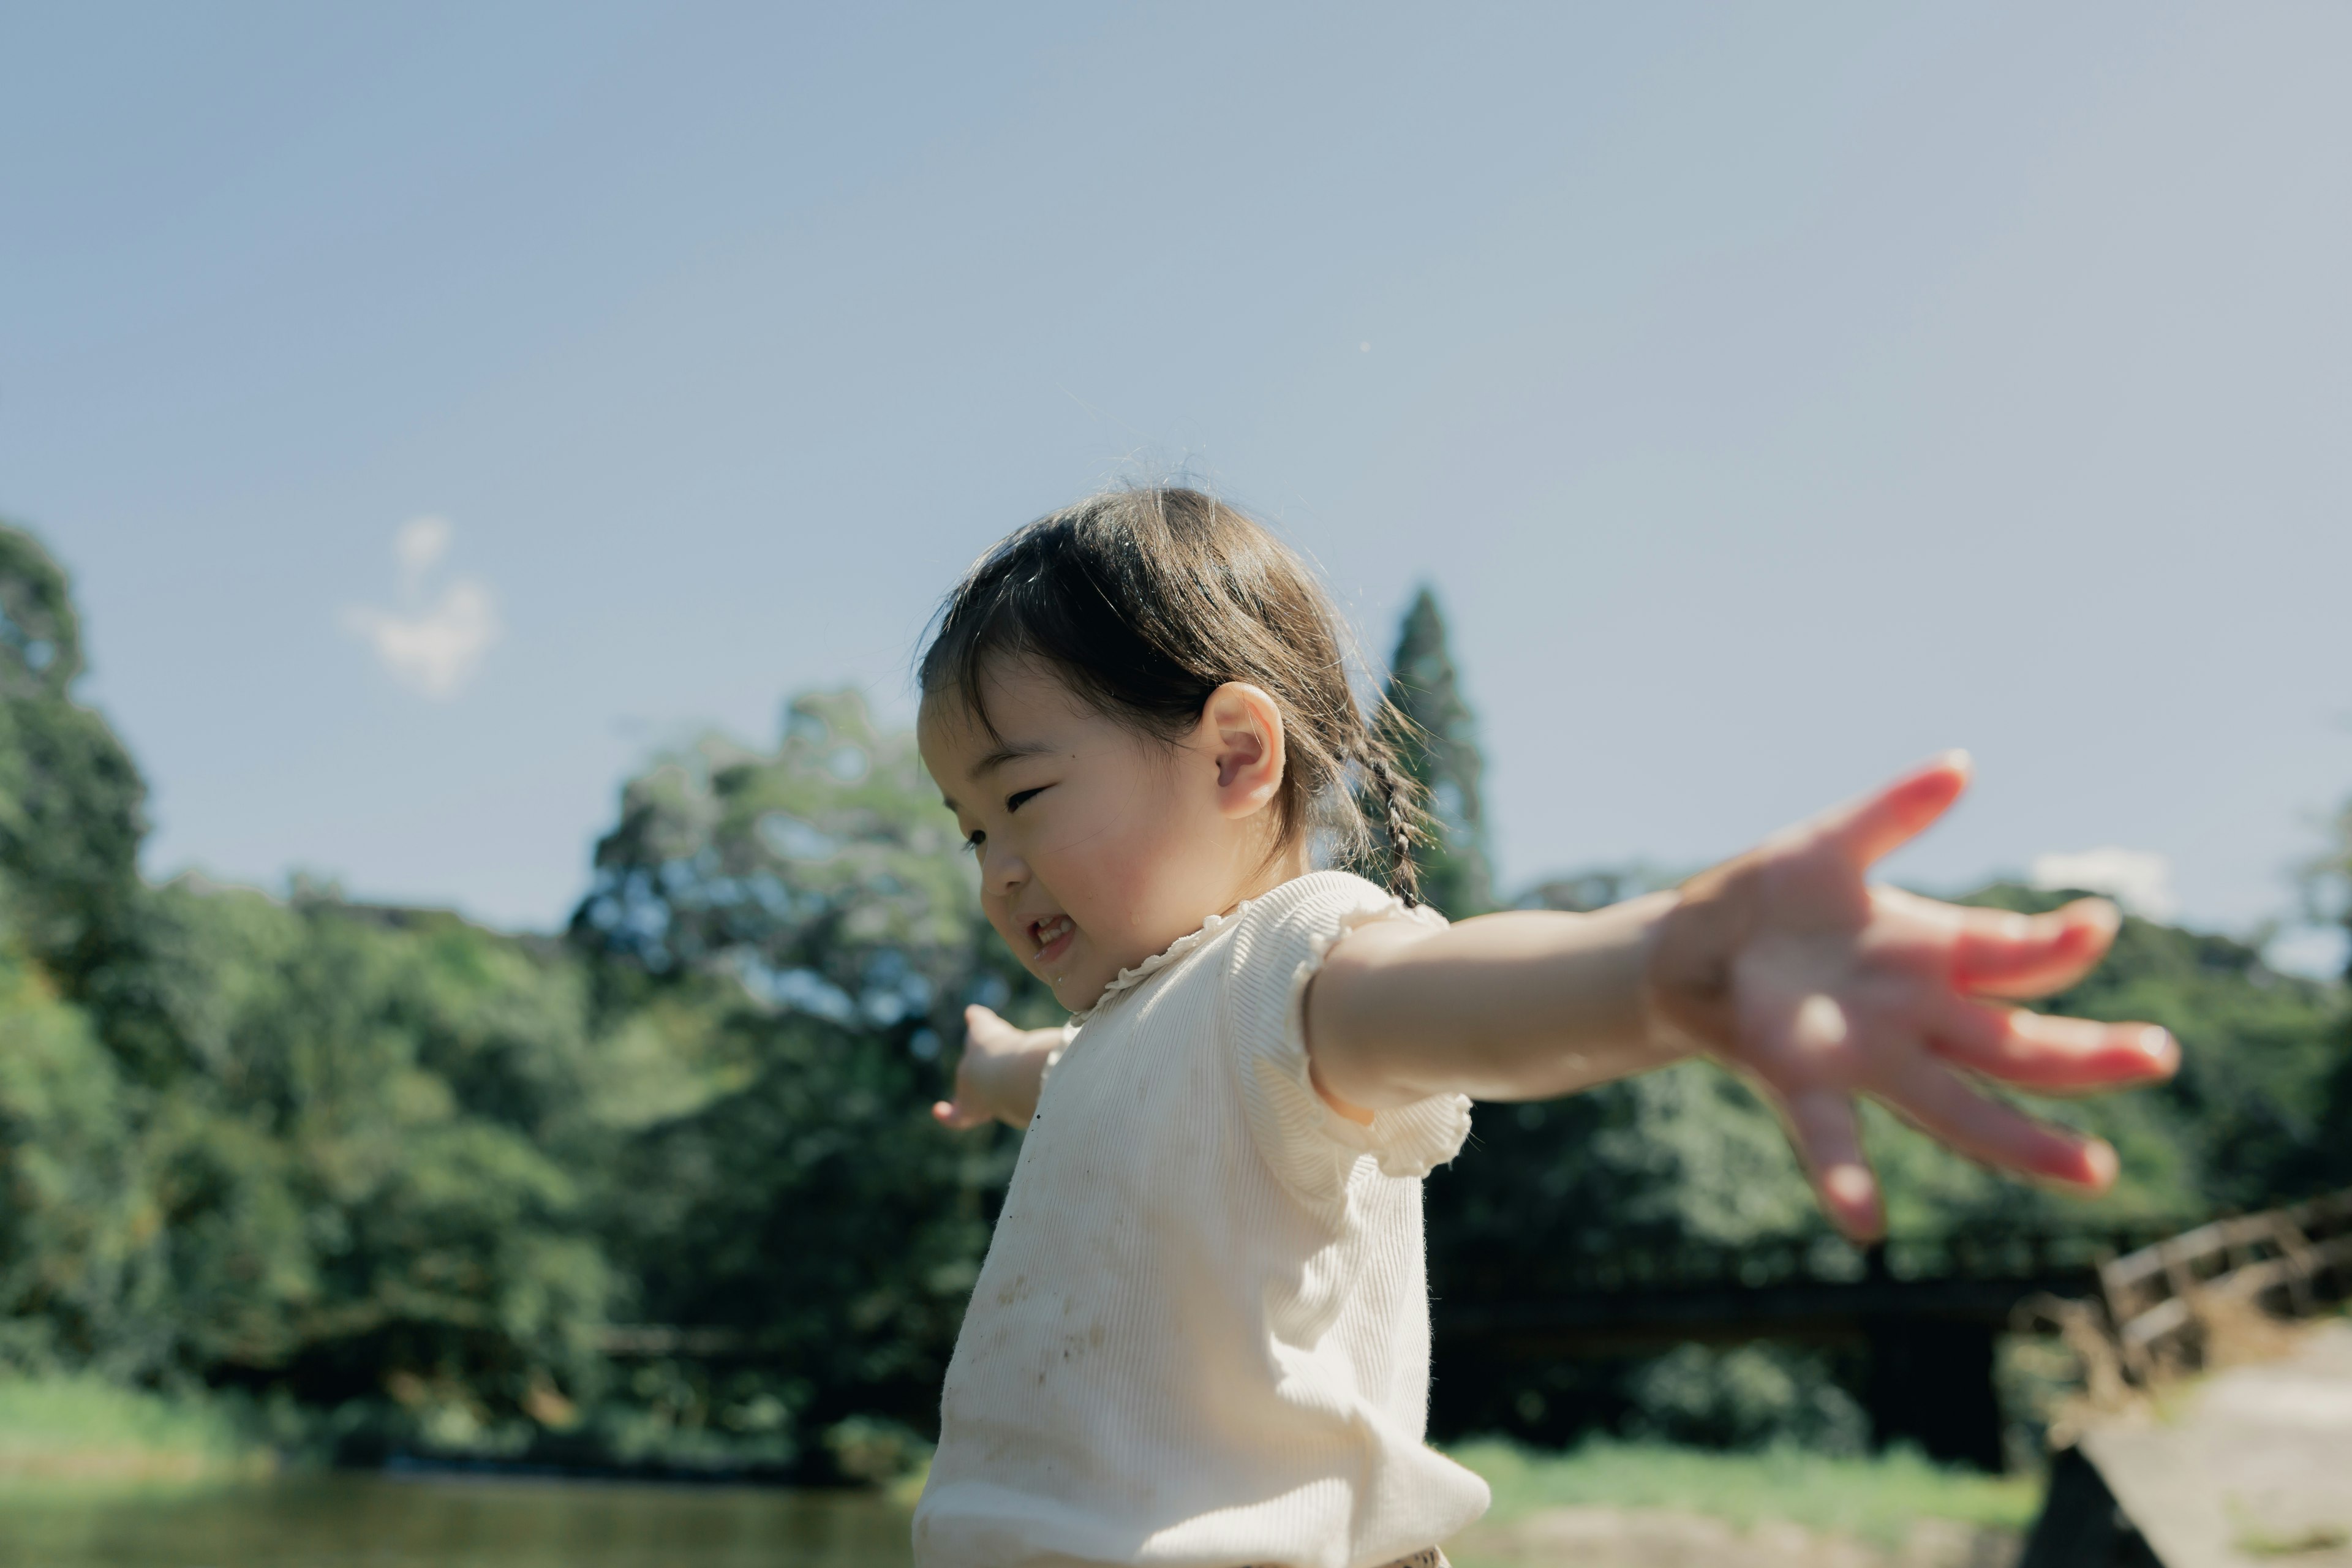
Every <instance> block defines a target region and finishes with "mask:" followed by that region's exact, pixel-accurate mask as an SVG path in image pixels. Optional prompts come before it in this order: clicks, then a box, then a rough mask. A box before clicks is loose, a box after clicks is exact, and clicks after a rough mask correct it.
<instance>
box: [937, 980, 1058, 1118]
mask: <svg viewBox="0 0 2352 1568" xmlns="http://www.w3.org/2000/svg"><path fill="white" fill-rule="evenodd" d="M963 1021H964V1031H965V1032H964V1043H963V1058H962V1059H961V1061H959V1062H957V1063H956V1077H955V1098H954V1099H953V1100H940V1102H939V1103H938V1104H936V1105H934V1106H932V1107H931V1114H932V1115H933V1116H934V1117H936V1118H938V1119H939V1121H940V1122H942V1123H944V1124H945V1125H947V1126H950V1127H977V1126H979V1125H980V1124H981V1123H982V1122H983V1121H992V1120H993V1121H1003V1122H1007V1123H1009V1124H1010V1125H1012V1126H1014V1127H1026V1126H1028V1125H1029V1121H1030V1119H1031V1118H1032V1117H1034V1116H1035V1115H1036V1114H1037V1090H1038V1089H1039V1087H1040V1086H1041V1085H1043V1084H1044V1082H1045V1062H1046V1058H1049V1057H1051V1056H1052V1055H1053V1054H1054V1052H1055V1050H1056V1049H1057V1048H1058V1047H1060V1046H1061V1043H1062V1031H1061V1030H1059V1029H1016V1028H1014V1027H1013V1026H1012V1025H1010V1024H1008V1023H1006V1022H1005V1021H1004V1020H1003V1018H1001V1017H999V1016H997V1015H996V1014H995V1013H994V1012H993V1011H992V1010H991V1009H989V1008H986V1007H982V1006H980V1005H977V1004H975V1005H972V1006H970V1007H966V1008H965V1009H964V1010H963Z"/></svg>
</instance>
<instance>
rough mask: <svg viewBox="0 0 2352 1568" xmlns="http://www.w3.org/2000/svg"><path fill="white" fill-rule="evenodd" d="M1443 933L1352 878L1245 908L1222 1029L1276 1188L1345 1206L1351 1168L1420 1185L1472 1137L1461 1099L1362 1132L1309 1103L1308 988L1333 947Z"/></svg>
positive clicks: (1320, 878)
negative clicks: (1392, 926) (1407, 924)
mask: <svg viewBox="0 0 2352 1568" xmlns="http://www.w3.org/2000/svg"><path fill="white" fill-rule="evenodd" d="M1389 920H1405V921H1416V922H1419V923H1423V924H1427V925H1432V926H1436V927H1443V926H1444V924H1445V921H1444V917H1443V916H1442V915H1439V914H1438V913H1437V912H1436V911H1435V910H1430V909H1426V908H1410V907H1408V906H1407V905H1406V904H1405V903H1404V901H1403V900H1401V899H1398V898H1396V897H1394V896H1393V895H1391V894H1390V893H1387V892H1384V891H1382V890H1381V889H1379V888H1377V887H1374V886H1373V885H1372V884H1371V883H1370V882H1368V881H1365V880H1364V879H1362V878H1360V877H1353V876H1349V875H1348V874H1346V873H1345V872H1339V871H1318V872H1316V873H1314V874H1312V875H1310V876H1306V877H1301V878H1299V879H1297V880H1296V881H1292V882H1286V883H1285V884H1284V885H1283V886H1282V887H1280V888H1277V889H1275V890H1274V891H1273V892H1272V893H1269V894H1267V895H1266V896H1265V898H1264V899H1262V900H1258V901H1257V902H1256V903H1255V904H1254V905H1252V906H1251V908H1250V910H1249V918H1247V919H1245V920H1244V921H1241V922H1240V929H1239V930H1237V931H1234V943H1233V946H1232V948H1231V950H1230V952H1229V955H1228V957H1227V961H1226V962H1227V963H1229V964H1230V965H1231V971H1230V973H1228V975H1227V977H1226V979H1227V984H1226V987H1225V994H1226V997H1227V998H1228V1006H1227V1016H1226V1018H1225V1020H1224V1021H1225V1025H1226V1027H1227V1029H1228V1030H1229V1032H1230V1045H1231V1047H1232V1059H1233V1062H1234V1068H1235V1070H1236V1072H1237V1073H1238V1075H1239V1078H1240V1083H1241V1094H1242V1100H1243V1104H1244V1109H1245V1110H1246V1112H1247V1115H1248V1121H1249V1128H1250V1134H1251V1137H1252V1138H1253V1139H1254V1140H1255V1142H1256V1144H1257V1148H1258V1152H1259V1153H1260V1154H1261V1155H1262V1156H1263V1157H1264V1158H1265V1162H1266V1163H1267V1164H1268V1165H1269V1166H1271V1167H1272V1168H1273V1170H1274V1173H1275V1174H1276V1176H1278V1177H1279V1178H1280V1179H1281V1180H1282V1182H1283V1184H1285V1185H1286V1186H1287V1187H1289V1188H1290V1189H1291V1190H1292V1191H1293V1192H1295V1193H1297V1194H1298V1195H1299V1196H1300V1197H1302V1198H1306V1199H1307V1200H1309V1201H1310V1202H1313V1203H1317V1204H1326V1203H1331V1202H1336V1201H1344V1199H1345V1197H1346V1194H1347V1191H1348V1184H1349V1179H1350V1177H1351V1176H1352V1174H1353V1173H1354V1170H1355V1168H1356V1165H1357V1163H1358V1162H1359V1161H1360V1160H1361V1159H1362V1157H1363V1156H1365V1155H1366V1154H1370V1155H1371V1156H1372V1157H1373V1158H1374V1160H1375V1161H1376V1162H1377V1163H1378V1165H1379V1168H1380V1170H1381V1172H1382V1173H1384V1174H1387V1175H1391V1176H1425V1175H1427V1174H1428V1173H1430V1172H1431V1171H1432V1170H1433V1169H1435V1168H1436V1167H1437V1166H1439V1165H1442V1164H1444V1163H1446V1162H1447V1161H1449V1160H1451V1159H1453V1158H1454V1155H1456V1154H1458V1153H1460V1152H1461V1151H1462V1144H1463V1142H1464V1140H1465V1139H1466V1138H1468V1137H1469V1135H1470V1100H1469V1097H1468V1096H1466V1095H1460V1094H1437V1095H1432V1096H1430V1097H1429V1098H1428V1099H1426V1100H1416V1101H1414V1102H1413V1103H1412V1104H1410V1105H1405V1106H1400V1107H1398V1108H1396V1109H1394V1110H1382V1111H1380V1112H1378V1113H1377V1114H1375V1115H1374V1116H1373V1118H1372V1121H1371V1125H1370V1126H1369V1127H1367V1126H1363V1125H1360V1124H1359V1123H1357V1122H1354V1121H1349V1120H1348V1119H1347V1118H1346V1117H1344V1116H1342V1115H1340V1114H1339V1112H1338V1111H1336V1110H1332V1109H1331V1107H1330V1106H1329V1105H1328V1104H1326V1103H1325V1102H1324V1100H1323V1097H1322V1096H1321V1095H1319V1094H1318V1093H1316V1092H1315V1085H1314V1082H1313V1080H1312V1079H1310V1078H1309V1077H1308V1076H1307V1034H1306V1017H1305V1004H1306V998H1307V984H1308V982H1309V981H1311V980H1312V979H1313V978H1314V977H1315V973H1316V971H1317V970H1318V969H1320V968H1321V967H1322V964H1323V960H1324V957H1325V955H1326V954H1328V952H1330V951H1331V949H1332V948H1333V946H1335V945H1336V944H1337V943H1338V942H1339V939H1340V938H1341V937H1343V936H1345V935H1347V934H1348V932H1349V931H1354V930H1355V929H1356V928H1357V927H1358V926H1361V925H1366V924H1370V922H1372V921H1389Z"/></svg>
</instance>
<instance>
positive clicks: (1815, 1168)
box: [1780, 1089, 1886, 1242]
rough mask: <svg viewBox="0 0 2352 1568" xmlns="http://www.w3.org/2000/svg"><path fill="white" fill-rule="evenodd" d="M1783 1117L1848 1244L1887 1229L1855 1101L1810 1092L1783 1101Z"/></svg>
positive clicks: (1817, 1192)
mask: <svg viewBox="0 0 2352 1568" xmlns="http://www.w3.org/2000/svg"><path fill="white" fill-rule="evenodd" d="M1780 1114H1781V1116H1782V1118H1783V1119H1784V1120H1785V1121H1787V1123H1788V1126H1789V1140H1790V1142H1792V1143H1794V1144H1795V1145H1796V1149H1797V1158H1798V1159H1799V1160H1800V1161H1801V1162H1802V1163H1803V1164H1804V1167H1805V1175H1806V1179H1807V1180H1809V1181H1811V1183H1812V1184H1813V1193H1814V1194H1815V1196H1817V1197H1818V1198H1819V1199H1820V1200H1821V1205H1822V1213H1824V1214H1826V1215H1829V1216H1830V1223H1831V1224H1832V1225H1834V1226H1837V1227H1838V1229H1839V1231H1840V1232H1841V1233H1843V1235H1844V1236H1845V1237H1847V1238H1848V1239H1850V1240H1853V1241H1856V1242H1865V1241H1874V1240H1876V1239H1877V1237H1878V1236H1879V1235H1880V1233H1881V1232H1883V1231H1884V1230H1885V1228H1886V1216H1885V1214H1884V1212H1883V1211H1882V1210H1881V1208H1880V1205H1879V1202H1878V1179H1877V1177H1875V1176H1874V1175H1873V1174H1872V1173H1871V1170H1870V1162H1869V1160H1868V1159H1867V1158H1866V1157H1865V1156H1864V1153H1863V1150H1862V1123H1861V1121H1860V1120H1859V1119H1858V1118H1857V1117H1856V1116H1855V1115H1854V1112H1853V1100H1850V1099H1848V1098H1847V1097H1846V1096H1845V1095H1843V1094H1841V1093H1839V1092H1837V1091H1836V1090H1833V1089H1808V1090H1806V1091H1805V1092H1803V1093H1801V1094H1792V1095H1787V1096H1784V1097H1781V1099H1780Z"/></svg>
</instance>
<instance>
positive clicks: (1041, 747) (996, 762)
mask: <svg viewBox="0 0 2352 1568" xmlns="http://www.w3.org/2000/svg"><path fill="white" fill-rule="evenodd" d="M1058 749H1059V748H1057V747H1055V746H1053V745H1050V744H1048V743H1047V742H1044V741H1007V742H1004V743H1003V745H1001V746H999V747H997V748H996V750H994V751H992V752H989V753H988V754H987V755H986V756H984V757H982V758H981V759H980V761H978V762H976V763H972V764H971V771H970V774H969V776H970V777H971V779H972V780H973V781H974V782H977V781H978V780H979V779H980V777H981V775H982V774H983V773H993V772H995V771H996V770H997V769H998V768H1001V767H1003V765H1004V764H1005V763H1017V762H1019V761H1020V760H1021V759H1022V758H1024V757H1043V756H1049V755H1051V754H1052V753H1053V752H1055V751H1056V750H1058ZM940 801H941V803H942V804H944V805H946V806H947V808H948V809H949V810H950V811H953V810H955V809H956V803H955V796H953V795H945V794H942V795H940Z"/></svg>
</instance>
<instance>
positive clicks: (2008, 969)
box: [1918, 899, 2123, 997]
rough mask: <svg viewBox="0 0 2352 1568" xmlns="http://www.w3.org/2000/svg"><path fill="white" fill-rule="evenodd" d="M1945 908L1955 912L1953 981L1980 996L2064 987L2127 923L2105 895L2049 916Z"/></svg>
mask: <svg viewBox="0 0 2352 1568" xmlns="http://www.w3.org/2000/svg"><path fill="white" fill-rule="evenodd" d="M1918 901H1919V902H1921V903H1927V902H1928V900H1924V899H1923V900H1918ZM1941 907H1942V908H1944V909H1947V910H1953V911H1954V917H1953V919H1952V926H1953V933H1952V934H1953V943H1952V984H1953V985H1954V986H1955V987H1957V988H1958V989H1959V990H1962V991H1967V992H1972V993H1974V994H1978V995H1980V996H2020V997H2022V996H2046V995H2048V994H2050V993H2051V992H2053V991H2063V990H2064V989H2065V988H2066V987H2067V986H2069V985H2072V984H2074V982H2076V981H2077V980H2080V979H2081V978H2082V977H2083V976H2084V975H2085V974H2087V973H2090V971H2091V968H2092V966H2093V965H2095V964H2096V963H2098V962H2099V960H2100V959H2102V958H2104V957H2105V956H2106V952H2107V949H2108V948H2109V947H2110V946H2112V945H2113V944H2114V942H2115V940H2116V931H2117V930H2118V929H2119V928H2120V927H2121V926H2122V924H2123V914H2122V912H2121V911H2120V910H2117V909H2116V906H2115V905H2113V904H2111V903H2109V902H2107V900H2105V899H2078V900H2075V901H2074V902H2073V903H2071V904H2068V905H2067V906H2066V907H2065V908H2063V909H2060V910H2052V911H2051V912H2050V913H2048V914H2044V915H2018V914H2011V913H2009V912H2008V911H2007V910H1965V909H1959V908H1958V906H1956V905H1950V904H1946V905H1943V906H1941Z"/></svg>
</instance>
